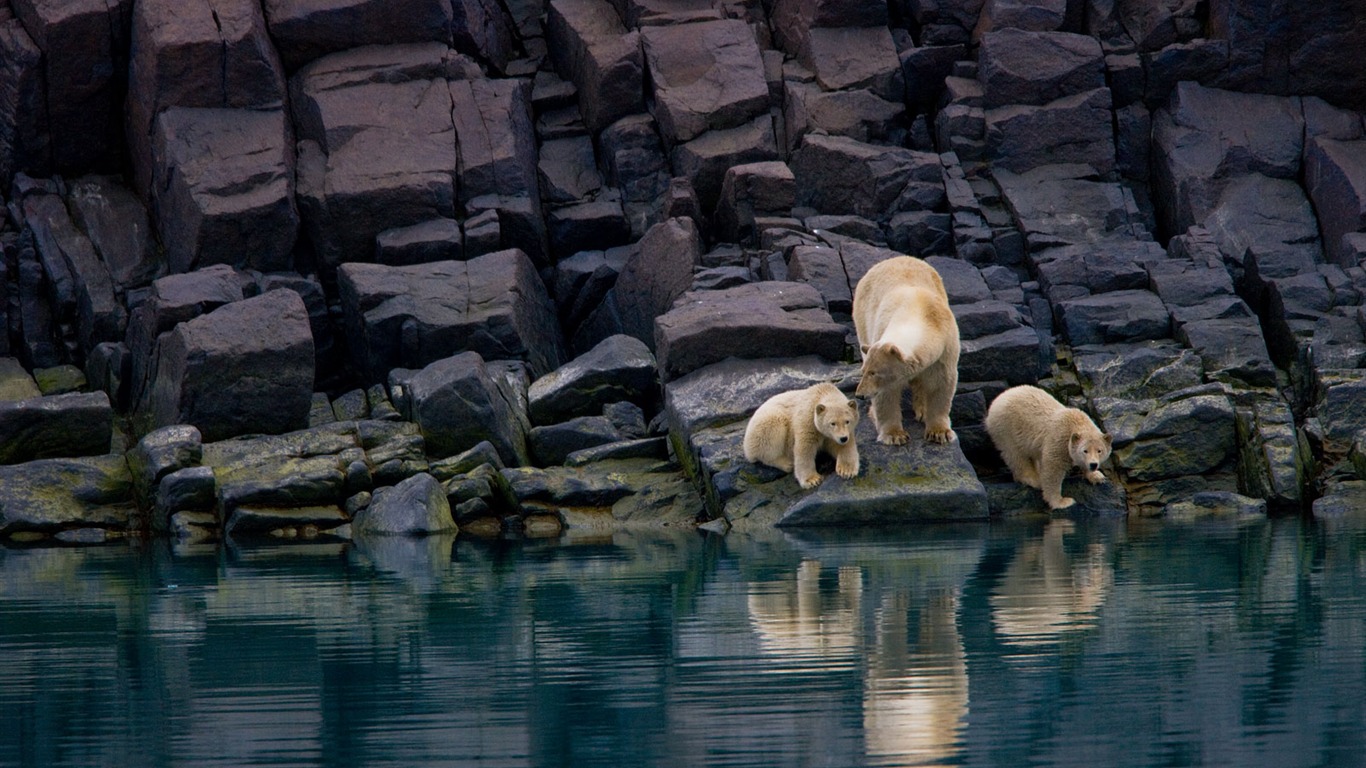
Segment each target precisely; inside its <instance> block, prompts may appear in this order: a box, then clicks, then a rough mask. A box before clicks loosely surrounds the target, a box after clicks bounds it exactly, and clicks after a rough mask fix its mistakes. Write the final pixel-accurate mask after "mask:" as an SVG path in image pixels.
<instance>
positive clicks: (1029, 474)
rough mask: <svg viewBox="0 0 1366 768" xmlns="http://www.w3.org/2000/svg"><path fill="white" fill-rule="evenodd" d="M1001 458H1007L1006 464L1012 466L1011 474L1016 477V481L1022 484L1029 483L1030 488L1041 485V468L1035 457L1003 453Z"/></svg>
mask: <svg viewBox="0 0 1366 768" xmlns="http://www.w3.org/2000/svg"><path fill="white" fill-rule="evenodd" d="M1001 458H1003V459H1005V461H1006V466H1007V467H1009V468H1010V475H1011V476H1012V477H1014V478H1015V482H1017V483H1019V484H1020V485H1027V486H1029V487H1030V488H1038V487H1039V470H1038V465H1037V464H1036V463H1035V462H1034V459H1031V458H1029V457H1028V456H1006V455H1005V454H1002V456H1001Z"/></svg>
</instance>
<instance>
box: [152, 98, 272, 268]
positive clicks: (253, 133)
mask: <svg viewBox="0 0 1366 768" xmlns="http://www.w3.org/2000/svg"><path fill="white" fill-rule="evenodd" d="M288 138H289V137H288V132H287V130H286V126H285V116H284V113H283V112H281V111H269V112H262V111H252V110H233V109H190V108H185V107H174V108H172V109H168V110H166V111H165V112H162V113H161V114H160V115H159V116H158V117H157V120H156V125H155V128H154V129H153V138H152V158H153V164H154V167H155V174H154V180H153V190H154V193H153V204H154V208H155V212H156V217H157V221H158V222H159V224H160V234H161V242H162V243H163V245H164V246H165V248H166V259H167V264H168V267H169V269H170V271H172V272H189V271H192V270H194V269H196V268H198V267H202V266H208V265H210V264H228V265H231V266H234V267H241V268H252V269H259V270H263V271H267V272H271V271H281V270H286V269H290V268H292V267H293V250H294V239H295V237H296V236H297V234H298V229H299V216H298V213H297V212H296V211H295V210H294V153H293V151H292V149H293V148H292V147H290V146H289V145H288Z"/></svg>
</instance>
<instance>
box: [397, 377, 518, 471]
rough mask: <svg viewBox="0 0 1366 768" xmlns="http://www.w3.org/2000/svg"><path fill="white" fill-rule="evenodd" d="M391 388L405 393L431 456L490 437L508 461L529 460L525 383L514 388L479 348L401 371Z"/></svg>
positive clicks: (515, 463)
mask: <svg viewBox="0 0 1366 768" xmlns="http://www.w3.org/2000/svg"><path fill="white" fill-rule="evenodd" d="M390 387H391V388H398V389H402V390H403V391H404V392H405V393H406V399H407V402H408V406H407V407H406V408H403V409H401V410H403V411H406V413H405V415H406V416H407V417H408V418H409V419H411V420H412V421H414V422H416V423H417V425H418V427H419V428H421V430H422V436H423V438H424V439H425V440H426V451H427V453H428V454H429V455H431V456H432V457H434V458H438V459H440V458H445V457H447V456H452V455H454V454H457V453H460V452H462V451H466V450H469V449H470V448H473V447H474V446H476V445H478V444H479V443H481V442H486V441H487V442H489V443H491V444H492V445H493V447H494V449H495V450H497V451H498V455H499V456H500V457H501V458H502V461H503V462H504V463H505V464H507V465H510V466H519V465H522V464H527V463H529V455H528V453H527V447H526V431H527V429H528V427H529V425H528V424H527V417H526V403H525V401H526V396H525V384H523V385H522V391H521V392H517V391H515V390H513V389H512V388H511V387H510V386H509V382H507V381H506V380H505V379H503V378H502V377H500V375H499V371H497V370H490V369H489V368H488V367H487V366H485V364H484V360H483V358H481V357H480V356H479V354H478V353H477V352H462V353H460V354H458V355H454V356H452V357H448V358H445V359H443V360H438V361H436V362H434V363H432V364H431V365H428V366H427V367H425V368H423V369H422V370H420V371H404V370H402V369H399V370H397V371H395V372H394V373H393V374H391V381H390ZM519 395H520V396H519Z"/></svg>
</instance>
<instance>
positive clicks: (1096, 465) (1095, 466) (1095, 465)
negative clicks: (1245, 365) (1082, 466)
mask: <svg viewBox="0 0 1366 768" xmlns="http://www.w3.org/2000/svg"><path fill="white" fill-rule="evenodd" d="M1097 469H1100V462H1098V461H1093V462H1091V471H1092V472H1094V471H1096V470H1097Z"/></svg>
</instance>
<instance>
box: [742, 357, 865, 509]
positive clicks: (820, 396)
mask: <svg viewBox="0 0 1366 768" xmlns="http://www.w3.org/2000/svg"><path fill="white" fill-rule="evenodd" d="M856 426H858V403H856V402H854V401H853V400H850V399H849V398H847V397H845V396H844V393H843V392H841V391H839V388H838V387H836V386H835V385H834V384H830V383H828V382H822V383H820V384H816V385H815V386H811V387H807V388H806V389H798V390H794V391H792V392H783V393H782V394H778V395H774V396H773V397H770V398H769V399H768V400H767V401H765V402H764V404H763V405H761V406H759V410H757V411H755V412H754V415H753V416H751V417H750V419H749V426H747V427H745V458H746V459H748V460H749V461H756V462H762V463H764V464H768V465H769V466H772V467H777V468H778V469H781V470H782V471H784V472H793V473H794V474H796V475H797V483H798V484H800V485H801V487H803V488H814V487H815V486H817V485H819V484H820V482H821V476H820V473H818V472H817V471H816V453H817V451H825V452H826V453H828V454H830V455H831V456H834V457H835V472H836V474H838V475H839V476H840V477H853V476H855V475H857V474H858V462H859V458H858V445H857V444H856V443H855V442H854V428H855V427H856Z"/></svg>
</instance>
